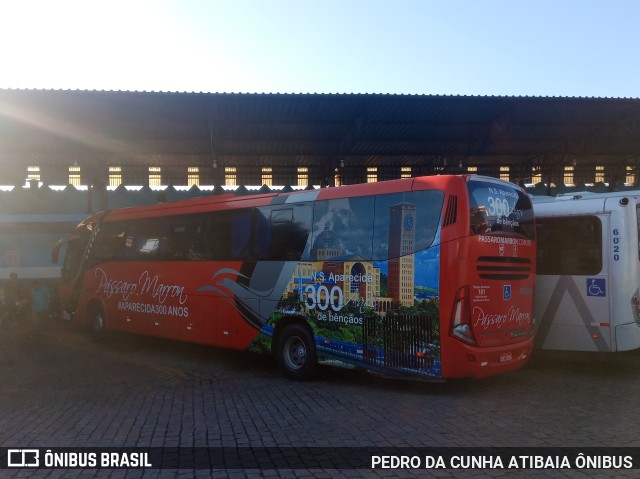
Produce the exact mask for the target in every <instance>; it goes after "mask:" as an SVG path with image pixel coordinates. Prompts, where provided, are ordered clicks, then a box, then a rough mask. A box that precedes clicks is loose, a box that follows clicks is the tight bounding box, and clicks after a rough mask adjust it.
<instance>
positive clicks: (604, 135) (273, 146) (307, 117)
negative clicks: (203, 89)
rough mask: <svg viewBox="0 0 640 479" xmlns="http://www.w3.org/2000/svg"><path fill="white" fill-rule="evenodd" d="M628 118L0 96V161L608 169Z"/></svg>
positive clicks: (543, 103) (362, 102)
mask: <svg viewBox="0 0 640 479" xmlns="http://www.w3.org/2000/svg"><path fill="white" fill-rule="evenodd" d="M639 120H640V100H639V99H628V98H569V97H506V96H495V97H491V96H439V95H384V94H336V95H329V94H229V93H221V94H220V93H166V92H123V91H78V90H0V153H2V158H3V159H0V161H3V162H7V161H11V162H12V163H15V162H24V164H28V163H29V162H30V161H33V160H32V159H33V158H34V157H37V158H47V157H48V158H51V161H58V160H56V158H61V157H70V156H73V157H75V156H78V155H80V156H82V155H84V156H87V155H89V156H91V155H95V157H96V158H104V157H106V156H109V155H116V156H119V157H122V158H126V159H128V161H131V162H136V161H138V162H141V163H145V164H147V163H149V162H151V161H157V160H158V158H169V159H171V158H173V160H171V161H175V158H176V157H179V156H181V155H190V156H191V157H192V158H199V159H200V161H205V160H206V161H209V160H210V158H211V157H214V156H215V157H218V158H226V159H227V160H228V161H232V160H237V161H241V162H244V164H247V165H253V164H255V165H260V164H266V163H269V162H271V163H273V161H274V160H275V161H277V162H280V163H282V164H314V163H326V162H332V161H339V160H343V161H345V162H346V163H347V164H349V165H361V166H366V165H384V164H394V163H397V162H398V161H401V162H402V163H403V164H408V165H412V164H413V165H418V164H419V165H428V164H430V163H433V162H437V161H441V159H442V158H452V159H455V161H458V160H461V161H467V160H468V159H473V161H474V162H475V163H479V164H482V163H483V162H485V163H487V164H514V165H515V164H521V163H527V164H529V163H531V162H532V161H543V160H540V158H554V160H553V161H557V158H564V157H577V158H579V159H580V161H584V162H602V160H603V159H607V161H610V162H619V161H626V160H627V159H628V157H629V156H636V155H637V154H638V153H639V152H640V135H639V134H638V133H639V125H640V124H639ZM151 158H154V160H151ZM532 158H537V159H536V160H532Z"/></svg>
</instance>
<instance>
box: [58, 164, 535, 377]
mask: <svg viewBox="0 0 640 479" xmlns="http://www.w3.org/2000/svg"><path fill="white" fill-rule="evenodd" d="M534 231H535V228H534V226H533V213H532V207H531V202H530V201H529V198H528V197H527V195H526V194H525V193H524V192H523V191H522V189H521V188H519V187H517V186H516V185H514V184H511V183H507V182H504V181H500V180H496V179H492V178H485V177H479V176H432V177H421V178H410V179H402V180H392V181H385V182H379V183H371V184H360V185H350V186H342V187H338V188H326V189H320V190H309V191H302V192H291V193H269V194H256V195H248V196H239V195H234V194H223V195H213V196H206V197H201V198H194V199H188V200H183V201H177V202H168V203H159V204H155V205H151V206H140V207H131V208H122V209H114V210H111V211H105V212H102V213H98V214H96V215H94V216H91V217H90V218H87V219H86V220H84V221H83V222H82V223H80V225H78V227H77V228H76V230H75V232H74V233H73V234H72V235H71V236H69V237H68V238H65V239H63V240H61V241H60V242H58V244H57V245H56V247H55V248H54V257H56V258H57V256H58V253H59V251H60V249H61V248H64V249H65V258H64V264H63V267H62V284H61V303H62V305H63V308H64V313H63V314H64V317H66V318H68V319H71V320H73V321H75V322H78V323H81V324H87V325H88V326H89V327H90V329H91V331H92V332H93V334H94V335H96V336H100V335H103V334H104V333H105V331H107V330H114V331H128V332H133V333H139V334H148V335H154V336H161V337H165V338H173V339H177V340H183V341H190V342H194V343H203V344H209V345H213V346H218V347H224V348H231V349H237V350H250V351H257V352H265V353H272V354H274V355H275V357H276V358H277V361H278V362H279V365H280V367H281V368H282V370H283V372H284V373H285V375H286V376H287V377H289V378H291V379H297V380H303V379H307V378H310V377H311V376H312V374H313V372H314V369H315V367H316V365H317V364H318V363H321V364H322V363H327V364H333V365H341V366H346V367H359V368H365V369H367V370H370V371H373V372H377V373H379V374H384V375H414V376H421V377H424V378H429V379H440V378H454V377H474V376H475V377H482V376H488V375H492V374H497V373H502V372H506V371H512V370H515V369H518V368H520V367H521V366H523V365H524V364H525V363H526V361H527V359H528V358H529V355H530V353H531V348H532V341H533V338H532V332H533V315H532V303H533V286H534V279H535V236H534V235H535V232H534Z"/></svg>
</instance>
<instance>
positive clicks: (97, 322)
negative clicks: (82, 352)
mask: <svg viewBox="0 0 640 479" xmlns="http://www.w3.org/2000/svg"><path fill="white" fill-rule="evenodd" d="M89 328H90V331H91V335H92V336H93V337H94V338H95V339H98V340H102V339H104V338H105V337H106V322H105V315H104V310H103V309H102V307H101V306H98V305H94V306H93V307H92V308H91V312H90V313H89Z"/></svg>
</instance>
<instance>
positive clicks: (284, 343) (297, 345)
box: [278, 323, 316, 381]
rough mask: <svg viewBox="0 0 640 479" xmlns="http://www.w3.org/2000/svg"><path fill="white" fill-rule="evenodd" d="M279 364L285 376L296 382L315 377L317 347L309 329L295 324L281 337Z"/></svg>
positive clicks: (284, 331)
mask: <svg viewBox="0 0 640 479" xmlns="http://www.w3.org/2000/svg"><path fill="white" fill-rule="evenodd" d="M278 344H279V348H278V362H279V363H280V369H281V370H282V372H283V373H284V375H285V376H286V377H287V378H289V379H293V380H294V381H306V380H308V379H311V378H312V377H313V373H314V371H315V367H316V345H315V342H314V340H313V335H312V334H311V332H310V331H309V328H306V327H305V326H303V325H301V324H298V323H293V324H290V325H288V326H286V327H285V328H284V330H283V331H282V333H281V334H280V336H279V341H278Z"/></svg>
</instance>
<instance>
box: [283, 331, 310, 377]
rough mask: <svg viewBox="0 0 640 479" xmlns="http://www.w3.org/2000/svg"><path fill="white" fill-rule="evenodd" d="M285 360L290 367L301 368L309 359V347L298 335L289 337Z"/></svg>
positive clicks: (285, 349) (285, 347) (285, 345)
mask: <svg viewBox="0 0 640 479" xmlns="http://www.w3.org/2000/svg"><path fill="white" fill-rule="evenodd" d="M284 360H285V362H286V364H287V367H289V368H290V369H300V368H301V367H302V366H304V363H305V361H306V360H307V347H306V345H305V344H304V341H303V340H302V339H301V338H299V337H298V336H291V337H289V338H287V340H286V341H285V344H284Z"/></svg>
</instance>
